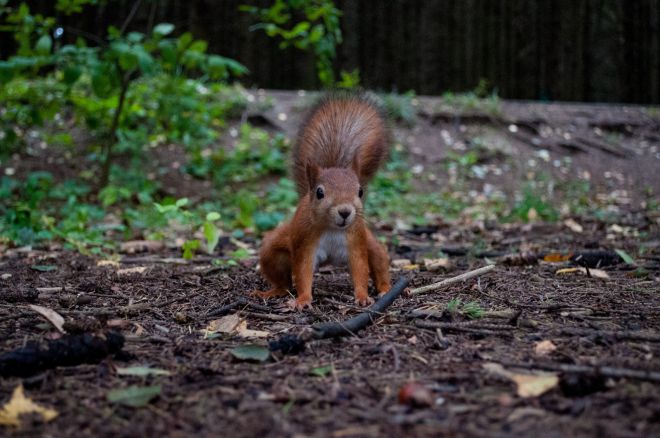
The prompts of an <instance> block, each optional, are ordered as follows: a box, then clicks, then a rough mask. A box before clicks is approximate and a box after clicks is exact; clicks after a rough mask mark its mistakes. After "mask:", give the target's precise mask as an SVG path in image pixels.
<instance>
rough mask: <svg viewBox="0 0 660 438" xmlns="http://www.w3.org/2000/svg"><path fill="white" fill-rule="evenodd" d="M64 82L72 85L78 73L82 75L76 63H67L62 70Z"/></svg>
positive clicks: (78, 75)
mask: <svg viewBox="0 0 660 438" xmlns="http://www.w3.org/2000/svg"><path fill="white" fill-rule="evenodd" d="M62 74H63V79H64V83H65V84H67V85H73V84H74V83H75V82H76V81H77V80H78V78H79V77H80V75H82V69H81V68H80V67H78V66H77V65H69V66H67V67H66V68H65V69H64V71H63V72H62Z"/></svg>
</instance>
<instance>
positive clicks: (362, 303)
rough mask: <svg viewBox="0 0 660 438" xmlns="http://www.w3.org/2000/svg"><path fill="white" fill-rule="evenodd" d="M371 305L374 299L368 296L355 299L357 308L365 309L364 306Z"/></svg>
mask: <svg viewBox="0 0 660 438" xmlns="http://www.w3.org/2000/svg"><path fill="white" fill-rule="evenodd" d="M373 303H374V299H373V298H371V297H370V296H368V295H367V296H364V297H355V304H357V305H358V306H362V307H366V306H371V305H372V304H373Z"/></svg>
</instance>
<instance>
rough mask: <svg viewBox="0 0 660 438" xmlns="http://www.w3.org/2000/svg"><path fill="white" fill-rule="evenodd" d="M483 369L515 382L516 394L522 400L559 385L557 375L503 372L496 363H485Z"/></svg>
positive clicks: (500, 366) (502, 368)
mask: <svg viewBox="0 0 660 438" xmlns="http://www.w3.org/2000/svg"><path fill="white" fill-rule="evenodd" d="M483 368H484V369H485V370H486V371H489V372H491V373H493V374H495V375H498V376H500V377H504V378H507V379H509V380H511V381H513V382H515V384H516V385H517V390H516V394H518V396H520V397H523V398H527V397H537V396H539V395H541V394H544V393H546V392H548V391H549V390H551V389H552V388H554V387H555V386H557V385H558V384H559V376H558V375H557V374H552V373H542V374H541V373H539V374H516V373H512V372H511V371H507V370H505V369H504V367H503V366H502V365H500V364H498V363H486V364H484V365H483Z"/></svg>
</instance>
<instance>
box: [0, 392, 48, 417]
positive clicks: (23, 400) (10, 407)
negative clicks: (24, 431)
mask: <svg viewBox="0 0 660 438" xmlns="http://www.w3.org/2000/svg"><path fill="white" fill-rule="evenodd" d="M23 414H38V415H41V418H42V419H43V420H44V421H45V422H48V421H51V420H53V419H54V418H55V417H57V415H58V414H57V411H55V410H53V409H48V408H44V407H43V406H39V405H38V404H36V403H35V402H33V401H32V400H30V399H29V398H27V397H25V394H24V393H23V385H18V386H17V387H16V389H14V393H13V394H12V396H11V400H9V401H8V402H7V403H5V405H4V406H3V407H2V409H0V425H3V426H20V425H21V420H20V418H19V417H20V416H21V415H23Z"/></svg>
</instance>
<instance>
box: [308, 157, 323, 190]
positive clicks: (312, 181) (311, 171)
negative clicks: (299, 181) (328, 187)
mask: <svg viewBox="0 0 660 438" xmlns="http://www.w3.org/2000/svg"><path fill="white" fill-rule="evenodd" d="M320 171H321V170H320V169H319V166H317V165H316V164H314V163H307V165H306V166H305V173H306V174H307V183H308V184H309V190H310V191H313V190H314V188H315V187H316V182H317V181H318V179H319V173H320Z"/></svg>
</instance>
